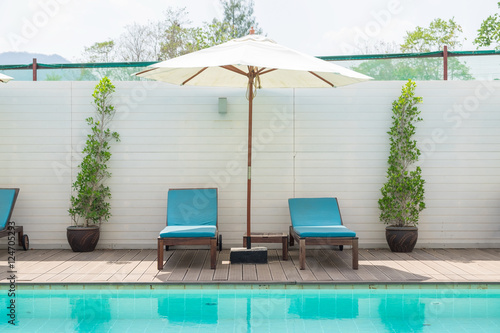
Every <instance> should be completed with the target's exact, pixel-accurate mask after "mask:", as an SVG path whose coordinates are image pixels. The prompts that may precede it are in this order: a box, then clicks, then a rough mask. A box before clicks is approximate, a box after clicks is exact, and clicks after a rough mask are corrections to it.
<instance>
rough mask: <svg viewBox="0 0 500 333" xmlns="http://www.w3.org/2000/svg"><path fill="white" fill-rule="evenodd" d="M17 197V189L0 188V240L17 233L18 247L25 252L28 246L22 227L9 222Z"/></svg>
mask: <svg viewBox="0 0 500 333" xmlns="http://www.w3.org/2000/svg"><path fill="white" fill-rule="evenodd" d="M18 195H19V189H18V188H0V238H1V237H7V236H15V233H16V232H17V236H18V237H17V238H18V242H19V245H21V246H22V247H23V249H24V250H25V251H26V250H28V249H29V244H30V241H29V238H28V235H25V234H23V227H22V226H20V225H16V223H15V222H13V221H11V220H10V218H11V217H12V212H13V211H14V206H15V205H16V200H17V196H18ZM9 240H10V237H9Z"/></svg>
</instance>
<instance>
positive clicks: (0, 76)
mask: <svg viewBox="0 0 500 333" xmlns="http://www.w3.org/2000/svg"><path fill="white" fill-rule="evenodd" d="M13 79H14V78H13V77H10V76H7V75H4V74H2V73H0V82H4V83H7V82H9V81H10V80H13Z"/></svg>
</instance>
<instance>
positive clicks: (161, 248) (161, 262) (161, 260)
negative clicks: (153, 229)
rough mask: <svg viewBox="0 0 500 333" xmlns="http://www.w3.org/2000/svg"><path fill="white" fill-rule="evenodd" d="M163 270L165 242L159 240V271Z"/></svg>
mask: <svg viewBox="0 0 500 333" xmlns="http://www.w3.org/2000/svg"><path fill="white" fill-rule="evenodd" d="M162 269H163V242H162V241H161V239H158V270H159V271H161V270H162Z"/></svg>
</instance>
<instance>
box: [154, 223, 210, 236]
mask: <svg viewBox="0 0 500 333" xmlns="http://www.w3.org/2000/svg"><path fill="white" fill-rule="evenodd" d="M215 229H216V228H215V226H210V225H200V226H189V225H187V226H166V227H165V228H163V230H162V231H160V237H161V238H170V237H215Z"/></svg>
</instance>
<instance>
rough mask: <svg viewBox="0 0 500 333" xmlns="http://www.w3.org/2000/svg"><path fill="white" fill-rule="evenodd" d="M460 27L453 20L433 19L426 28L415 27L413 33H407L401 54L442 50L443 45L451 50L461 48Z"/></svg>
mask: <svg viewBox="0 0 500 333" xmlns="http://www.w3.org/2000/svg"><path fill="white" fill-rule="evenodd" d="M461 33H463V31H462V27H461V26H460V25H459V24H457V23H456V22H455V18H454V17H453V18H451V19H449V20H448V21H445V20H443V19H440V18H437V19H434V21H432V22H431V23H430V25H429V27H428V28H422V27H419V26H417V27H416V28H415V30H414V31H407V32H406V36H405V37H404V43H403V44H401V52H403V53H408V52H431V51H437V50H441V49H443V46H444V45H447V46H448V49H450V50H453V49H457V48H458V47H460V46H462V42H463V40H464V38H461V37H460V34H461Z"/></svg>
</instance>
